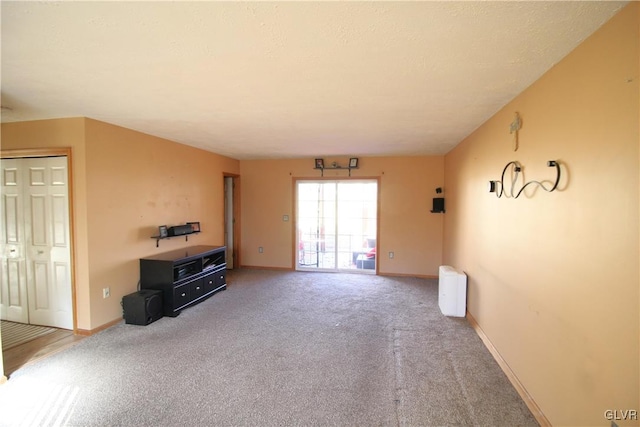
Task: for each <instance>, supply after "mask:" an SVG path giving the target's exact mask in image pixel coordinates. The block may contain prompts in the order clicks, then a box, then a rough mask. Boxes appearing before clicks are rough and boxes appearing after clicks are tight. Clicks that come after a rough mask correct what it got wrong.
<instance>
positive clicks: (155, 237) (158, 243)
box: [151, 231, 199, 248]
mask: <svg viewBox="0 0 640 427" xmlns="http://www.w3.org/2000/svg"><path fill="white" fill-rule="evenodd" d="M198 233H199V231H194V232H193V233H189V234H184V241H185V242H188V241H189V235H191V234H198ZM172 237H182V236H151V238H152V239H156V248H159V247H160V240H164V239H170V238H172Z"/></svg>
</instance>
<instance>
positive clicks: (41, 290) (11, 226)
mask: <svg viewBox="0 0 640 427" xmlns="http://www.w3.org/2000/svg"><path fill="white" fill-rule="evenodd" d="M0 163H1V169H2V198H1V205H0V211H1V213H0V215H1V217H0V219H1V221H2V236H1V237H2V248H1V250H0V256H1V262H0V266H1V269H2V271H1V280H2V287H1V293H0V317H1V318H2V319H3V320H10V321H15V322H21V323H31V324H35V325H45V326H53V327H58V328H64V329H73V308H72V292H71V286H72V285H71V242H70V233H69V226H70V224H69V194H68V193H69V185H68V182H67V181H68V176H69V174H68V173H67V158H66V157H38V158H20V159H2V160H1V161H0Z"/></svg>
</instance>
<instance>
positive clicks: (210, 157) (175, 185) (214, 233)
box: [86, 119, 238, 328]
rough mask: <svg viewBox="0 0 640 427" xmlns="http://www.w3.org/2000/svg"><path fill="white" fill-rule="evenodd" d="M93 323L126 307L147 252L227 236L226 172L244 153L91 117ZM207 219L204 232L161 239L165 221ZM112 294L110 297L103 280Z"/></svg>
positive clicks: (89, 198)
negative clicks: (222, 152)
mask: <svg viewBox="0 0 640 427" xmlns="http://www.w3.org/2000/svg"><path fill="white" fill-rule="evenodd" d="M86 135H87V137H86V143H87V148H86V152H87V171H88V173H87V189H88V194H87V214H88V217H89V229H88V236H89V271H90V277H89V279H90V283H91V289H90V292H91V295H90V301H91V324H92V327H94V328H95V327H96V326H99V325H102V324H104V323H107V322H109V321H112V320H114V319H117V318H118V317H119V316H121V315H122V309H121V307H120V300H121V299H122V296H124V295H126V294H128V293H131V292H134V291H135V290H136V287H137V283H138V280H139V261H138V260H139V258H141V257H144V256H148V255H153V254H157V253H161V252H166V251H170V250H173V249H178V248H182V247H186V246H191V245H223V244H224V209H223V208H224V192H223V188H224V187H223V173H225V172H228V173H238V161H237V160H233V159H230V158H226V157H223V156H219V155H217V154H213V153H209V152H206V151H202V150H199V149H196V148H193V147H188V146H186V145H181V144H177V143H174V142H171V141H167V140H163V139H160V138H156V137H153V136H150V135H146V134H142V133H139V132H135V131H132V130H129V129H125V128H121V127H118V126H113V125H110V124H107V123H103V122H98V121H95V120H89V119H87V121H86ZM187 221H199V222H200V226H201V229H202V232H201V233H200V234H196V235H192V236H189V240H188V242H187V241H186V240H185V238H172V239H169V240H162V241H160V247H159V248H156V244H155V243H156V242H155V240H152V239H151V238H150V236H152V235H156V234H157V230H158V226H159V225H163V224H164V225H168V226H171V225H179V224H184V223H186V222H187ZM107 286H108V287H110V288H111V295H112V296H111V298H109V299H103V298H102V288H104V287H107Z"/></svg>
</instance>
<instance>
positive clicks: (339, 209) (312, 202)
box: [296, 179, 378, 274]
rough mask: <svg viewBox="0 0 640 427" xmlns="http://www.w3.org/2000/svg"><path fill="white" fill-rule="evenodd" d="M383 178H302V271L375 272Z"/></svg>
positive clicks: (298, 259) (299, 193)
mask: <svg viewBox="0 0 640 427" xmlns="http://www.w3.org/2000/svg"><path fill="white" fill-rule="evenodd" d="M377 230H378V181H377V180H375V179H363V180H360V179H354V180H321V181H307V180H305V181H298V182H297V183H296V242H297V245H296V250H297V256H296V270H306V271H316V270H323V271H342V272H344V271H354V272H356V271H357V272H360V273H369V274H375V272H376V271H377V267H376V247H377Z"/></svg>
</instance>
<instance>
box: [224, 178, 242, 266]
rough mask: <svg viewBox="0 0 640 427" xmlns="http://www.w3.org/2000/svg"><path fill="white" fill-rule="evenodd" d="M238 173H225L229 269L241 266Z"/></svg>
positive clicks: (225, 234) (225, 216)
mask: <svg viewBox="0 0 640 427" xmlns="http://www.w3.org/2000/svg"><path fill="white" fill-rule="evenodd" d="M239 179H240V178H239V176H238V175H230V174H229V175H227V174H225V175H224V245H225V246H226V247H227V250H226V263H227V269H228V270H233V268H234V267H235V266H239V260H238V256H237V254H238V253H239V247H238V245H239V241H240V229H239V227H238V225H239V221H238V218H237V217H238V215H239V212H240V209H239V203H240V197H239V195H238V190H239V189H238V184H239Z"/></svg>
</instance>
